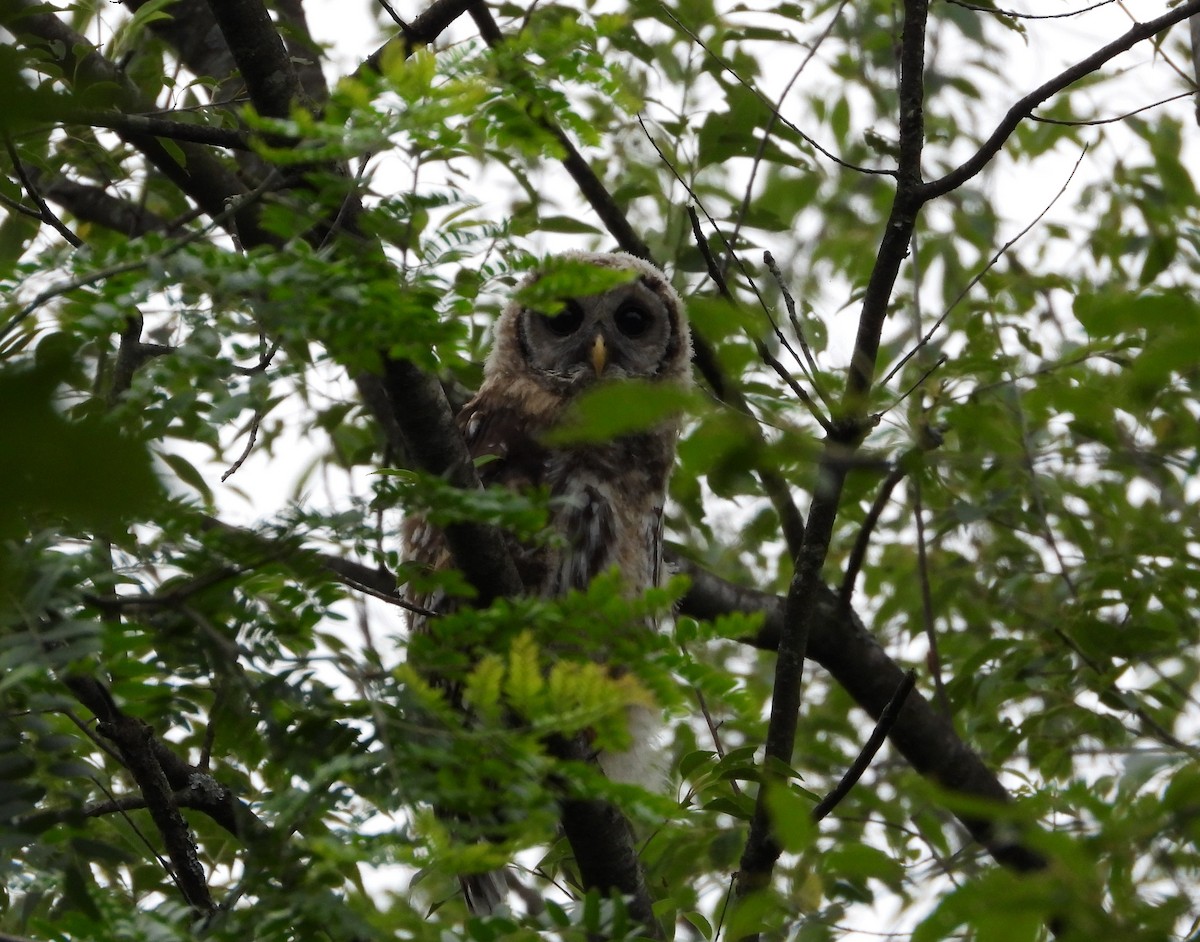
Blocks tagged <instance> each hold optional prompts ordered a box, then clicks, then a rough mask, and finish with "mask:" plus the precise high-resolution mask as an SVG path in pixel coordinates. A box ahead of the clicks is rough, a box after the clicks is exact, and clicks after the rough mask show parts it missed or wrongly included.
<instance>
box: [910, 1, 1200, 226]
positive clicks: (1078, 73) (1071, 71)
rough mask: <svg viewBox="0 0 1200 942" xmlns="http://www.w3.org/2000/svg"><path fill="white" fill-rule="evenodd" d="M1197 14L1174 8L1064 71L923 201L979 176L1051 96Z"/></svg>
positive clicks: (1191, 7)
mask: <svg viewBox="0 0 1200 942" xmlns="http://www.w3.org/2000/svg"><path fill="white" fill-rule="evenodd" d="M1197 13H1200V0H1189V2H1187V3H1184V4H1181V5H1179V6H1177V7H1175V9H1173V10H1171V11H1170V12H1169V13H1164V14H1163V15H1162V16H1160V17H1158V18H1157V19H1153V20H1150V21H1148V22H1146V23H1135V24H1134V25H1133V27H1131V28H1130V29H1129V31H1128V32H1126V33H1125V34H1124V35H1123V36H1121V37H1120V38H1119V39H1115V40H1113V41H1112V42H1110V43H1109V44H1108V45H1106V46H1103V47H1102V48H1100V49H1098V50H1096V51H1095V52H1094V53H1092V54H1091V55H1090V56H1088V57H1087V58H1086V59H1084V60H1082V61H1080V62H1077V63H1076V64H1075V65H1073V66H1071V67H1070V68H1068V69H1064V70H1063V71H1062V72H1060V73H1059V74H1058V75H1056V76H1055V77H1054V78H1052V79H1050V80H1049V81H1047V82H1043V83H1042V84H1041V85H1039V86H1038V87H1037V88H1035V89H1034V90H1033V91H1032V92H1030V93H1029V94H1028V95H1026V96H1025V97H1024V98H1022V99H1021V100H1020V101H1018V102H1017V103H1016V104H1014V105H1013V106H1012V107H1011V108H1009V109H1008V112H1007V113H1006V114H1005V115H1004V118H1003V119H1002V120H1001V121H1000V123H999V124H998V125H997V126H996V130H994V131H993V132H992V134H991V136H990V137H989V138H988V139H987V140H986V141H984V142H983V145H982V146H981V147H980V148H979V150H978V151H976V152H975V153H974V154H973V155H972V156H971V157H970V158H968V159H967V160H966V161H965V162H964V163H962V164H961V165H960V166H958V167H957V168H955V169H954V170H951V171H950V172H949V173H948V174H946V175H945V176H944V177H942V178H940V179H938V180H932V181H930V182H929V183H926V184H925V185H924V186H922V187H921V188H920V189H919V191H918V196H919V198H920V200H921V201H922V202H928V201H929V200H931V199H936V198H937V197H939V196H944V195H945V194H947V193H949V192H950V191H951V190H954V189H956V188H958V187H960V186H962V185H963V184H964V183H966V182H967V181H968V180H970V179H971V178H972V177H973V176H975V175H976V174H977V173H979V172H980V171H981V170H982V169H983V168H984V167H986V166H987V165H988V164H989V163H990V162H991V160H992V158H993V157H995V156H996V154H998V153H999V152H1000V148H1001V147H1003V146H1004V142H1005V141H1007V140H1008V137H1009V135H1010V134H1012V133H1013V131H1015V130H1016V129H1017V125H1019V124H1020V123H1021V122H1022V121H1024V120H1025V119H1026V118H1028V117H1030V115H1032V113H1033V109H1034V108H1036V107H1037V106H1038V105H1040V104H1041V103H1042V102H1044V101H1045V100H1046V99H1047V98H1049V97H1050V96H1051V95H1055V94H1057V93H1058V92H1061V91H1063V90H1064V89H1066V88H1068V87H1069V86H1071V85H1073V84H1074V83H1075V82H1078V81H1079V80H1080V79H1081V78H1084V77H1085V76H1087V75H1090V74H1091V73H1093V72H1095V71H1096V70H1097V69H1099V68H1100V67H1101V66H1102V65H1104V64H1105V63H1106V62H1108V61H1109V60H1110V59H1113V58H1115V57H1116V56H1119V55H1120V54H1121V53H1123V52H1127V51H1128V50H1130V49H1132V48H1133V47H1134V46H1136V45H1137V44H1138V43H1140V42H1143V41H1145V40H1147V39H1150V38H1151V37H1152V36H1155V35H1157V34H1158V33H1161V32H1162V31H1163V30H1166V29H1169V28H1170V27H1172V26H1174V25H1175V24H1176V23H1180V22H1182V21H1183V20H1186V19H1187V18H1188V17H1190V16H1193V15H1195V14H1197Z"/></svg>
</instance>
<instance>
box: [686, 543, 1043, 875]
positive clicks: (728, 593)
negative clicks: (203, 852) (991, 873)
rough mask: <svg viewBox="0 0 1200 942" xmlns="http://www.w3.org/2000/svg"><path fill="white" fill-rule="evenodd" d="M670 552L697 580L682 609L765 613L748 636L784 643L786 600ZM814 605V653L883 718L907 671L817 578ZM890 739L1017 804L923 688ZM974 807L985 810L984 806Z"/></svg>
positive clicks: (956, 785)
mask: <svg viewBox="0 0 1200 942" xmlns="http://www.w3.org/2000/svg"><path fill="white" fill-rule="evenodd" d="M668 558H669V561H670V563H671V565H672V566H673V567H674V568H675V569H676V570H677V571H678V572H681V573H684V574H685V575H687V576H688V578H689V579H690V580H691V586H690V588H689V589H688V592H687V594H686V595H685V596H684V597H683V599H682V601H681V603H680V611H682V612H683V613H684V614H685V615H691V616H692V617H693V618H700V619H706V618H716V617H718V616H720V615H727V614H732V613H735V612H740V613H743V614H751V613H756V612H757V613H762V614H763V615H764V621H763V626H762V628H761V630H760V631H759V632H758V634H757V635H755V636H754V637H752V638H745V639H743V640H744V641H745V642H746V643H747V644H751V645H753V646H754V647H756V648H759V649H761V650H764V651H774V650H775V649H776V648H777V646H778V644H779V638H780V636H781V635H782V634H783V631H784V624H785V618H784V612H785V608H786V604H787V601H786V599H784V598H781V597H780V596H777V595H771V594H769V593H766V592H760V591H758V590H757V589H747V588H745V587H742V586H737V585H734V584H733V583H730V582H726V581H725V580H723V579H721V578H719V577H717V576H715V575H713V574H712V573H710V572H708V571H707V570H705V569H703V568H701V567H700V566H697V565H696V564H694V563H692V562H690V561H688V560H686V559H683V558H682V557H679V556H677V555H675V554H669V556H668ZM812 608H813V622H812V630H811V633H810V635H809V649H808V654H809V656H810V657H811V658H812V659H813V660H814V661H815V662H816V663H818V664H820V665H821V667H823V668H824V669H825V670H827V671H828V672H829V673H830V675H831V676H832V677H833V679H834V680H836V681H837V682H838V683H839V684H840V685H841V686H842V687H843V688H844V689H845V690H846V692H847V693H849V694H850V696H851V697H853V698H854V702H855V703H857V704H858V705H859V706H860V707H862V708H863V709H864V710H866V711H867V713H868V714H870V715H871V716H872V717H873V718H874V719H876V720H878V719H879V718H880V717H881V716H882V715H883V711H884V710H885V708H886V707H887V704H888V703H889V702H890V701H891V699H892V697H893V695H894V694H895V692H896V690H897V689H899V687H900V684H901V683H902V682H903V680H904V671H903V670H902V669H901V668H900V666H899V665H897V664H896V662H895V661H893V660H892V659H891V658H890V657H889V656H888V654H887V652H885V651H884V650H883V648H882V647H880V645H879V643H878V642H877V641H876V640H875V639H874V638H873V637H872V636H871V634H870V633H869V632H868V631H867V629H866V628H865V627H864V626H863V623H862V621H861V620H860V619H859V618H858V616H857V615H856V614H854V612H853V611H851V610H848V609H845V608H843V607H842V605H841V602H840V600H839V599H838V596H837V593H836V592H834V591H833V590H832V589H830V588H829V587H828V586H826V585H825V584H824V583H820V582H818V583H817V584H816V588H815V591H814V593H813V597H812ZM888 738H889V739H890V740H891V741H892V744H893V745H894V746H895V747H896V749H898V750H899V752H900V754H901V755H903V756H904V758H905V759H907V760H908V762H909V764H910V765H912V767H913V768H914V769H916V770H917V771H918V772H919V773H920V774H921V775H924V776H925V777H927V778H929V779H931V780H932V781H935V782H937V783H938V784H939V785H940V786H941V787H943V788H945V789H947V790H948V791H951V792H955V793H957V794H961V795H967V796H970V797H972V798H975V799H978V800H980V801H982V802H991V803H994V805H995V808H996V811H997V814H998V815H1000V816H1003V809H1004V806H1006V805H1008V804H1010V803H1011V801H1012V798H1011V796H1010V795H1009V794H1008V791H1007V790H1006V789H1005V788H1004V786H1003V785H1001V784H1000V781H999V779H997V778H996V776H995V774H994V773H993V772H992V771H991V770H990V769H989V768H988V767H987V766H986V765H985V764H984V762H983V760H982V759H980V757H979V756H978V754H976V753H975V752H974V751H972V750H971V748H970V747H969V746H967V744H966V743H964V742H963V741H962V739H960V738H959V736H958V734H957V733H955V731H954V728H953V727H952V726H951V725H950V724H949V723H948V722H947V721H946V719H945V718H944V717H943V716H941V714H939V713H938V712H937V711H936V710H935V709H933V707H932V706H931V705H930V703H929V701H928V700H926V699H925V698H924V697H923V696H922V695H921V694H920V692H919V691H913V693H912V694H911V695H910V696H909V697H908V698H907V699H906V700H905V703H904V705H903V707H902V708H901V709H900V712H899V716H898V717H897V719H896V722H895V724H894V725H893V726H892V728H891V730H890V731H889V732H888ZM973 806H974V807H975V808H978V804H974V805H973ZM955 813H956V815H957V816H958V819H959V820H960V821H961V822H962V824H963V826H964V827H965V828H966V829H967V831H968V832H969V833H970V834H971V836H972V837H974V838H975V840H977V841H979V843H980V844H982V845H983V846H984V847H986V848H987V849H988V851H989V853H991V855H992V856H993V857H994V858H995V859H996V861H997V862H998V863H1001V864H1003V865H1004V866H1006V867H1011V868H1012V869H1014V870H1017V871H1021V872H1025V871H1031V870H1041V869H1043V868H1044V867H1045V865H1046V863H1045V860H1044V859H1043V858H1042V856H1041V855H1040V854H1039V853H1037V852H1036V851H1034V850H1032V849H1031V848H1030V847H1029V846H1027V845H1026V844H1024V843H1022V841H1021V839H1020V836H1019V835H1018V834H1016V833H1015V832H1014V831H1013V830H1012V829H1011V828H1003V827H996V825H995V824H994V822H993V820H992V818H991V817H988V816H984V815H982V814H980V813H978V811H976V812H973V813H967V812H962V811H958V812H955Z"/></svg>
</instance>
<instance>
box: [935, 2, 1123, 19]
mask: <svg viewBox="0 0 1200 942" xmlns="http://www.w3.org/2000/svg"><path fill="white" fill-rule="evenodd" d="M949 2H950V3H953V4H954V5H955V6H956V7H962V8H963V9H964V10H973V11H974V12H976V13H992V14H995V15H996V16H1009V17H1012V18H1013V19H1014V20H1065V19H1068V18H1069V17H1072V16H1079V15H1080V14H1081V13H1090V12H1091V11H1092V10H1098V9H1100V7H1106V6H1108V5H1109V4H1110V3H1114V2H1116V0H1098V2H1097V3H1093V4H1092V5H1091V6H1090V7H1084V8H1083V9H1081V10H1071V11H1070V12H1068V13H1018V12H1017V11H1016V10H1001V9H999V8H997V7H984V6H977V5H976V4H974V3H967V2H965V0H949Z"/></svg>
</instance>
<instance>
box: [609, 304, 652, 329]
mask: <svg viewBox="0 0 1200 942" xmlns="http://www.w3.org/2000/svg"><path fill="white" fill-rule="evenodd" d="M653 319H654V318H653V317H652V316H651V315H650V312H649V311H647V310H646V309H645V308H641V307H638V306H637V305H636V304H627V305H625V307H623V308H620V309H619V310H618V311H617V313H616V314H615V315H614V316H613V323H614V324H616V325H617V330H619V331H620V332H621V333H623V334H624V335H625V336H626V337H640V336H642V334H644V333H645V332H646V331H647V330H649V329H650V322H651V321H652V320H653Z"/></svg>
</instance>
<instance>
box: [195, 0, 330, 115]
mask: <svg viewBox="0 0 1200 942" xmlns="http://www.w3.org/2000/svg"><path fill="white" fill-rule="evenodd" d="M207 2H208V7H209V9H210V10H211V11H212V14H213V18H214V19H215V20H216V21H217V25H218V26H219V27H220V28H221V35H223V36H224V37H225V43H226V45H227V46H228V47H229V52H230V53H231V54H232V56H233V61H234V62H236V63H237V67H238V70H239V71H240V72H241V75H242V80H243V81H245V83H246V88H247V90H248V91H249V92H250V100H251V102H253V103H254V107H255V108H256V109H257V110H258V113H259V114H261V115H265V116H267V117H269V118H286V117H288V116H289V115H290V114H291V110H292V105H293V104H301V105H304V104H307V101H306V99H307V96H306V95H305V94H304V91H303V89H302V88H301V87H300V79H299V77H298V76H297V75H296V70H295V68H294V67H293V66H292V60H291V57H290V56H289V55H288V52H287V48H286V47H285V46H284V44H283V39H282V38H281V37H280V35H279V32H278V30H277V29H276V28H275V24H274V23H272V22H271V16H270V14H269V13H267V8H266V7H265V6H264V5H263V4H262V3H261V2H260V0H207Z"/></svg>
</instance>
